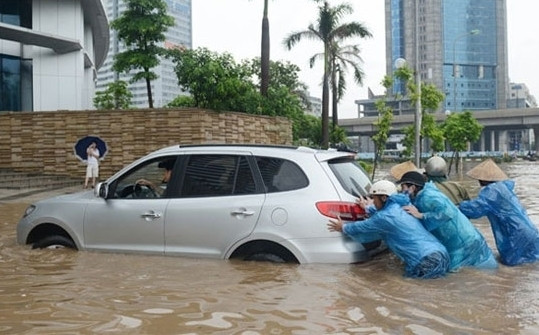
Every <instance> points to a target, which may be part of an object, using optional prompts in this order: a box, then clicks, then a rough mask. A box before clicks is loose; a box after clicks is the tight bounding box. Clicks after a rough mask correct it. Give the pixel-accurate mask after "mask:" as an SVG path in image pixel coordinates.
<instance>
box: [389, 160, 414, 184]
mask: <svg viewBox="0 0 539 335" xmlns="http://www.w3.org/2000/svg"><path fill="white" fill-rule="evenodd" d="M410 171H417V166H415V164H414V163H413V162H412V161H406V162H403V163H400V164H397V165H394V166H392V167H391V169H390V170H389V173H390V174H391V175H392V176H393V178H395V179H397V180H400V179H401V178H402V175H403V174H405V173H406V172H410Z"/></svg>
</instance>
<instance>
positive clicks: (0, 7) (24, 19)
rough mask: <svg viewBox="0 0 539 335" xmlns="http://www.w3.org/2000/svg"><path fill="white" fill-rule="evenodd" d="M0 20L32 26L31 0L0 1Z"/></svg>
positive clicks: (17, 24) (16, 24) (25, 26)
mask: <svg viewBox="0 0 539 335" xmlns="http://www.w3.org/2000/svg"><path fill="white" fill-rule="evenodd" d="M0 22H2V23H7V24H12V25H14V26H20V27H24V28H29V29H31V28H32V0H2V1H0Z"/></svg>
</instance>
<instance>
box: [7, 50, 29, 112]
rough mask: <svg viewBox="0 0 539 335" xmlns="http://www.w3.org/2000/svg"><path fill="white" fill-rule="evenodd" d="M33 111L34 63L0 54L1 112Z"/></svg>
mask: <svg viewBox="0 0 539 335" xmlns="http://www.w3.org/2000/svg"><path fill="white" fill-rule="evenodd" d="M31 110H32V61H31V60H24V59H20V58H18V57H14V56H8V55H2V54H0V111H13V112H17V111H31Z"/></svg>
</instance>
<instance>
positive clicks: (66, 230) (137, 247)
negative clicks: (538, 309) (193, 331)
mask: <svg viewBox="0 0 539 335" xmlns="http://www.w3.org/2000/svg"><path fill="white" fill-rule="evenodd" d="M164 182H166V183H164ZM370 185H371V181H370V179H369V177H368V176H367V174H366V173H365V171H364V170H363V169H362V168H361V166H360V165H359V164H358V162H357V161H356V160H355V157H354V155H353V154H350V153H348V152H339V151H332V150H313V149H310V148H305V147H288V146H269V145H189V146H171V147H167V148H163V149H161V150H158V151H155V152H153V153H151V154H149V155H147V156H145V157H143V158H140V159H138V160H137V161H135V162H133V163H131V164H130V165H128V166H126V167H125V168H123V169H122V170H121V171H119V172H118V173H116V174H115V175H113V176H112V177H111V178H109V179H108V180H107V181H106V182H103V183H99V184H98V185H97V186H96V188H95V190H94V192H93V193H92V192H91V191H86V192H80V193H76V194H70V195H62V196H58V197H54V198H50V199H47V200H42V201H39V202H37V203H35V204H32V205H31V206H29V207H28V208H27V210H26V211H25V213H24V216H23V218H22V219H21V220H20V222H19V224H18V226H17V241H18V243H19V244H29V245H31V246H32V247H33V248H46V247H69V248H74V249H78V250H102V251H112V252H144V253H154V254H162V255H180V256H190V257H211V258H221V259H229V258H239V259H245V260H265V261H273V262H296V263H354V262H361V261H366V260H368V258H369V254H372V253H375V252H377V251H379V249H380V248H381V247H380V242H379V241H375V242H372V243H369V244H365V245H361V244H359V243H357V242H354V241H352V240H351V239H348V238H346V237H343V236H342V235H341V234H340V233H334V232H329V231H328V230H327V227H326V224H327V223H328V218H335V217H336V216H337V215H339V216H341V218H343V219H347V220H360V219H362V218H363V217H364V213H363V212H362V210H361V209H360V207H359V206H357V205H356V204H355V198H356V197H357V196H359V195H367V193H368V192H367V190H368V188H369V187H370Z"/></svg>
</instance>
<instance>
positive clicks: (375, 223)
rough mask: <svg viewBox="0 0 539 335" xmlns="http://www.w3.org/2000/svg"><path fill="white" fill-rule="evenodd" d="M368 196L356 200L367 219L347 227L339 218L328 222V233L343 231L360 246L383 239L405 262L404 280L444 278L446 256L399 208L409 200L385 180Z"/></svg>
mask: <svg viewBox="0 0 539 335" xmlns="http://www.w3.org/2000/svg"><path fill="white" fill-rule="evenodd" d="M369 193H370V196H371V197H372V201H368V200H367V199H364V198H360V199H358V204H359V206H361V207H362V208H363V209H365V210H366V211H367V212H368V213H369V215H370V217H369V218H367V219H365V220H363V221H355V222H350V223H347V224H344V223H343V221H342V220H341V219H340V218H338V219H337V220H331V219H330V220H329V223H328V229H329V231H336V232H342V233H344V234H345V235H348V236H350V237H352V238H353V239H354V240H357V241H359V242H361V243H365V242H369V241H372V240H376V239H383V240H384V241H385V242H386V244H387V246H388V247H389V249H390V250H391V251H392V252H393V253H394V254H395V255H397V257H399V259H401V260H402V261H403V262H404V263H405V272H404V274H405V276H406V277H412V278H438V277H442V276H444V275H445V274H446V273H447V271H448V268H449V254H448V253H447V250H446V249H445V247H444V246H443V245H442V244H441V243H440V242H439V241H438V240H437V239H436V238H435V237H434V236H433V235H431V234H430V233H429V232H428V231H426V230H425V228H424V227H423V226H422V224H421V222H419V220H417V219H416V218H414V217H413V216H411V215H408V214H407V213H406V212H405V211H404V209H403V208H402V206H403V205H404V204H408V203H409V199H408V197H407V196H406V195H404V194H399V193H397V188H396V186H395V184H394V183H392V182H390V181H387V180H380V181H378V182H376V183H374V184H373V185H372V186H371V189H370V192H369Z"/></svg>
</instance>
